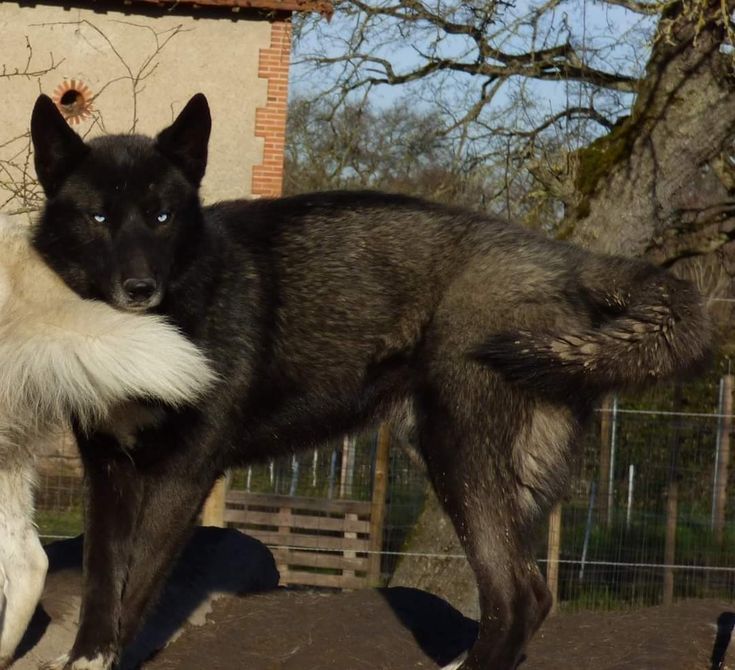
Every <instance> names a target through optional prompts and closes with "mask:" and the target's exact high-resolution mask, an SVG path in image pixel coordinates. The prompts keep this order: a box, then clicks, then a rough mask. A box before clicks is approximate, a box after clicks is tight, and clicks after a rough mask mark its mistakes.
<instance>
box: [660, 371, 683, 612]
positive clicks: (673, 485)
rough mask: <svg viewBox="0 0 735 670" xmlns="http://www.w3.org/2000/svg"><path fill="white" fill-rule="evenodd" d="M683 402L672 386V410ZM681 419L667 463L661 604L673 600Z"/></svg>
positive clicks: (678, 386)
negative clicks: (668, 462) (667, 480)
mask: <svg viewBox="0 0 735 670" xmlns="http://www.w3.org/2000/svg"><path fill="white" fill-rule="evenodd" d="M683 404H684V398H683V394H682V386H681V384H679V383H677V384H675V386H674V403H673V410H674V412H680V411H681V409H682V407H683ZM680 423H681V420H680V419H679V418H675V419H674V424H673V431H672V433H671V446H670V449H671V456H670V458H671V460H670V465H669V484H668V487H667V489H666V537H665V539H664V565H665V566H666V567H665V568H664V585H663V587H664V592H663V604H664V605H671V603H673V602H674V568H672V567H670V566H672V565H674V564H675V563H676V523H677V516H678V508H679V447H680V446H681V425H680Z"/></svg>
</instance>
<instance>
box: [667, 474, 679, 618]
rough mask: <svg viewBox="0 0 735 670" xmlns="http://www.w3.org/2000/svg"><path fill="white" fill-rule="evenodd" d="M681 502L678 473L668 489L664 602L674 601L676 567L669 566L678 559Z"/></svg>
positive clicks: (668, 603) (669, 603) (670, 481)
mask: <svg viewBox="0 0 735 670" xmlns="http://www.w3.org/2000/svg"><path fill="white" fill-rule="evenodd" d="M678 503H679V484H678V482H677V481H676V475H674V476H673V477H672V478H671V479H670V480H669V488H668V490H667V491H666V540H665V544H664V565H665V566H666V567H665V568H664V596H663V604H664V605H671V604H672V603H673V602H674V569H673V568H672V567H669V566H671V565H674V561H676V517H677V508H678Z"/></svg>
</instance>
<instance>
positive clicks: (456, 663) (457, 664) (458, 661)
mask: <svg viewBox="0 0 735 670" xmlns="http://www.w3.org/2000/svg"><path fill="white" fill-rule="evenodd" d="M466 659H467V652H465V653H464V654H462V655H461V656H459V657H458V658H455V659H454V660H453V661H452V662H451V663H450V664H449V665H445V666H444V667H443V668H442V669H441V670H458V669H459V668H461V667H462V663H464V662H465V660H466Z"/></svg>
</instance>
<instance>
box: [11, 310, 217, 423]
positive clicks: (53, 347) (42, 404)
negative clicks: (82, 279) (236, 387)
mask: <svg viewBox="0 0 735 670" xmlns="http://www.w3.org/2000/svg"><path fill="white" fill-rule="evenodd" d="M2 331H4V332H0V393H1V394H2V395H4V396H5V397H0V402H1V403H2V404H3V405H4V407H5V408H7V410H8V411H9V412H10V413H11V414H10V416H13V415H14V414H15V416H16V418H20V416H23V415H25V414H26V412H28V411H29V409H32V412H33V414H34V415H35V416H36V417H37V418H39V419H41V421H58V420H60V419H61V420H63V419H64V418H66V417H68V416H69V415H70V414H72V415H74V416H76V417H77V419H78V420H79V421H80V423H81V424H82V425H89V424H90V423H92V422H94V421H96V420H98V419H100V418H102V417H103V416H104V415H105V414H106V413H107V411H108V410H109V409H110V407H111V406H112V405H114V404H116V403H118V402H121V401H123V400H126V399H134V398H150V399H157V400H160V401H162V402H165V403H167V404H170V405H174V406H177V405H183V404H185V403H187V402H191V401H194V400H196V399H197V398H198V397H199V396H201V395H202V394H203V393H204V392H205V391H206V390H207V389H208V388H209V386H211V384H212V382H213V381H214V379H215V375H214V373H213V372H212V370H211V368H210V367H209V365H208V362H207V360H206V358H205V357H204V355H203V354H202V353H201V352H200V351H199V350H198V349H197V347H196V346H194V344H193V343H191V342H190V341H189V340H188V339H186V338H185V337H184V336H183V335H182V334H181V333H179V332H178V330H177V329H176V328H174V327H173V326H171V325H170V324H168V323H167V322H166V321H165V320H164V319H163V318H161V317H158V316H153V315H139V314H130V313H125V312H118V311H116V310H114V309H112V308H111V307H109V306H108V305H106V304H104V303H98V302H94V301H87V300H78V299H77V300H70V301H69V304H68V305H64V306H59V308H58V309H54V310H53V314H48V313H43V314H41V313H39V314H35V315H33V317H32V318H28V315H27V314H25V315H24V318H21V319H17V320H13V319H9V320H8V325H6V326H4V327H3V328H2ZM19 415H20V416H19ZM27 420H28V421H31V422H33V420H34V419H33V418H32V417H31V416H28V419H27ZM28 427H30V426H28Z"/></svg>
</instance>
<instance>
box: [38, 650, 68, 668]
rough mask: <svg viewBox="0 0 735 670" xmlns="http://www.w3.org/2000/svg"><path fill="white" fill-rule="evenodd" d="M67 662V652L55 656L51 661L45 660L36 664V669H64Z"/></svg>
mask: <svg viewBox="0 0 735 670" xmlns="http://www.w3.org/2000/svg"><path fill="white" fill-rule="evenodd" d="M68 662H69V654H64V655H62V656H59V657H58V658H55V659H54V660H53V661H46V662H45V663H41V665H39V666H38V670H64V668H65V667H66V664H67V663H68Z"/></svg>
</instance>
